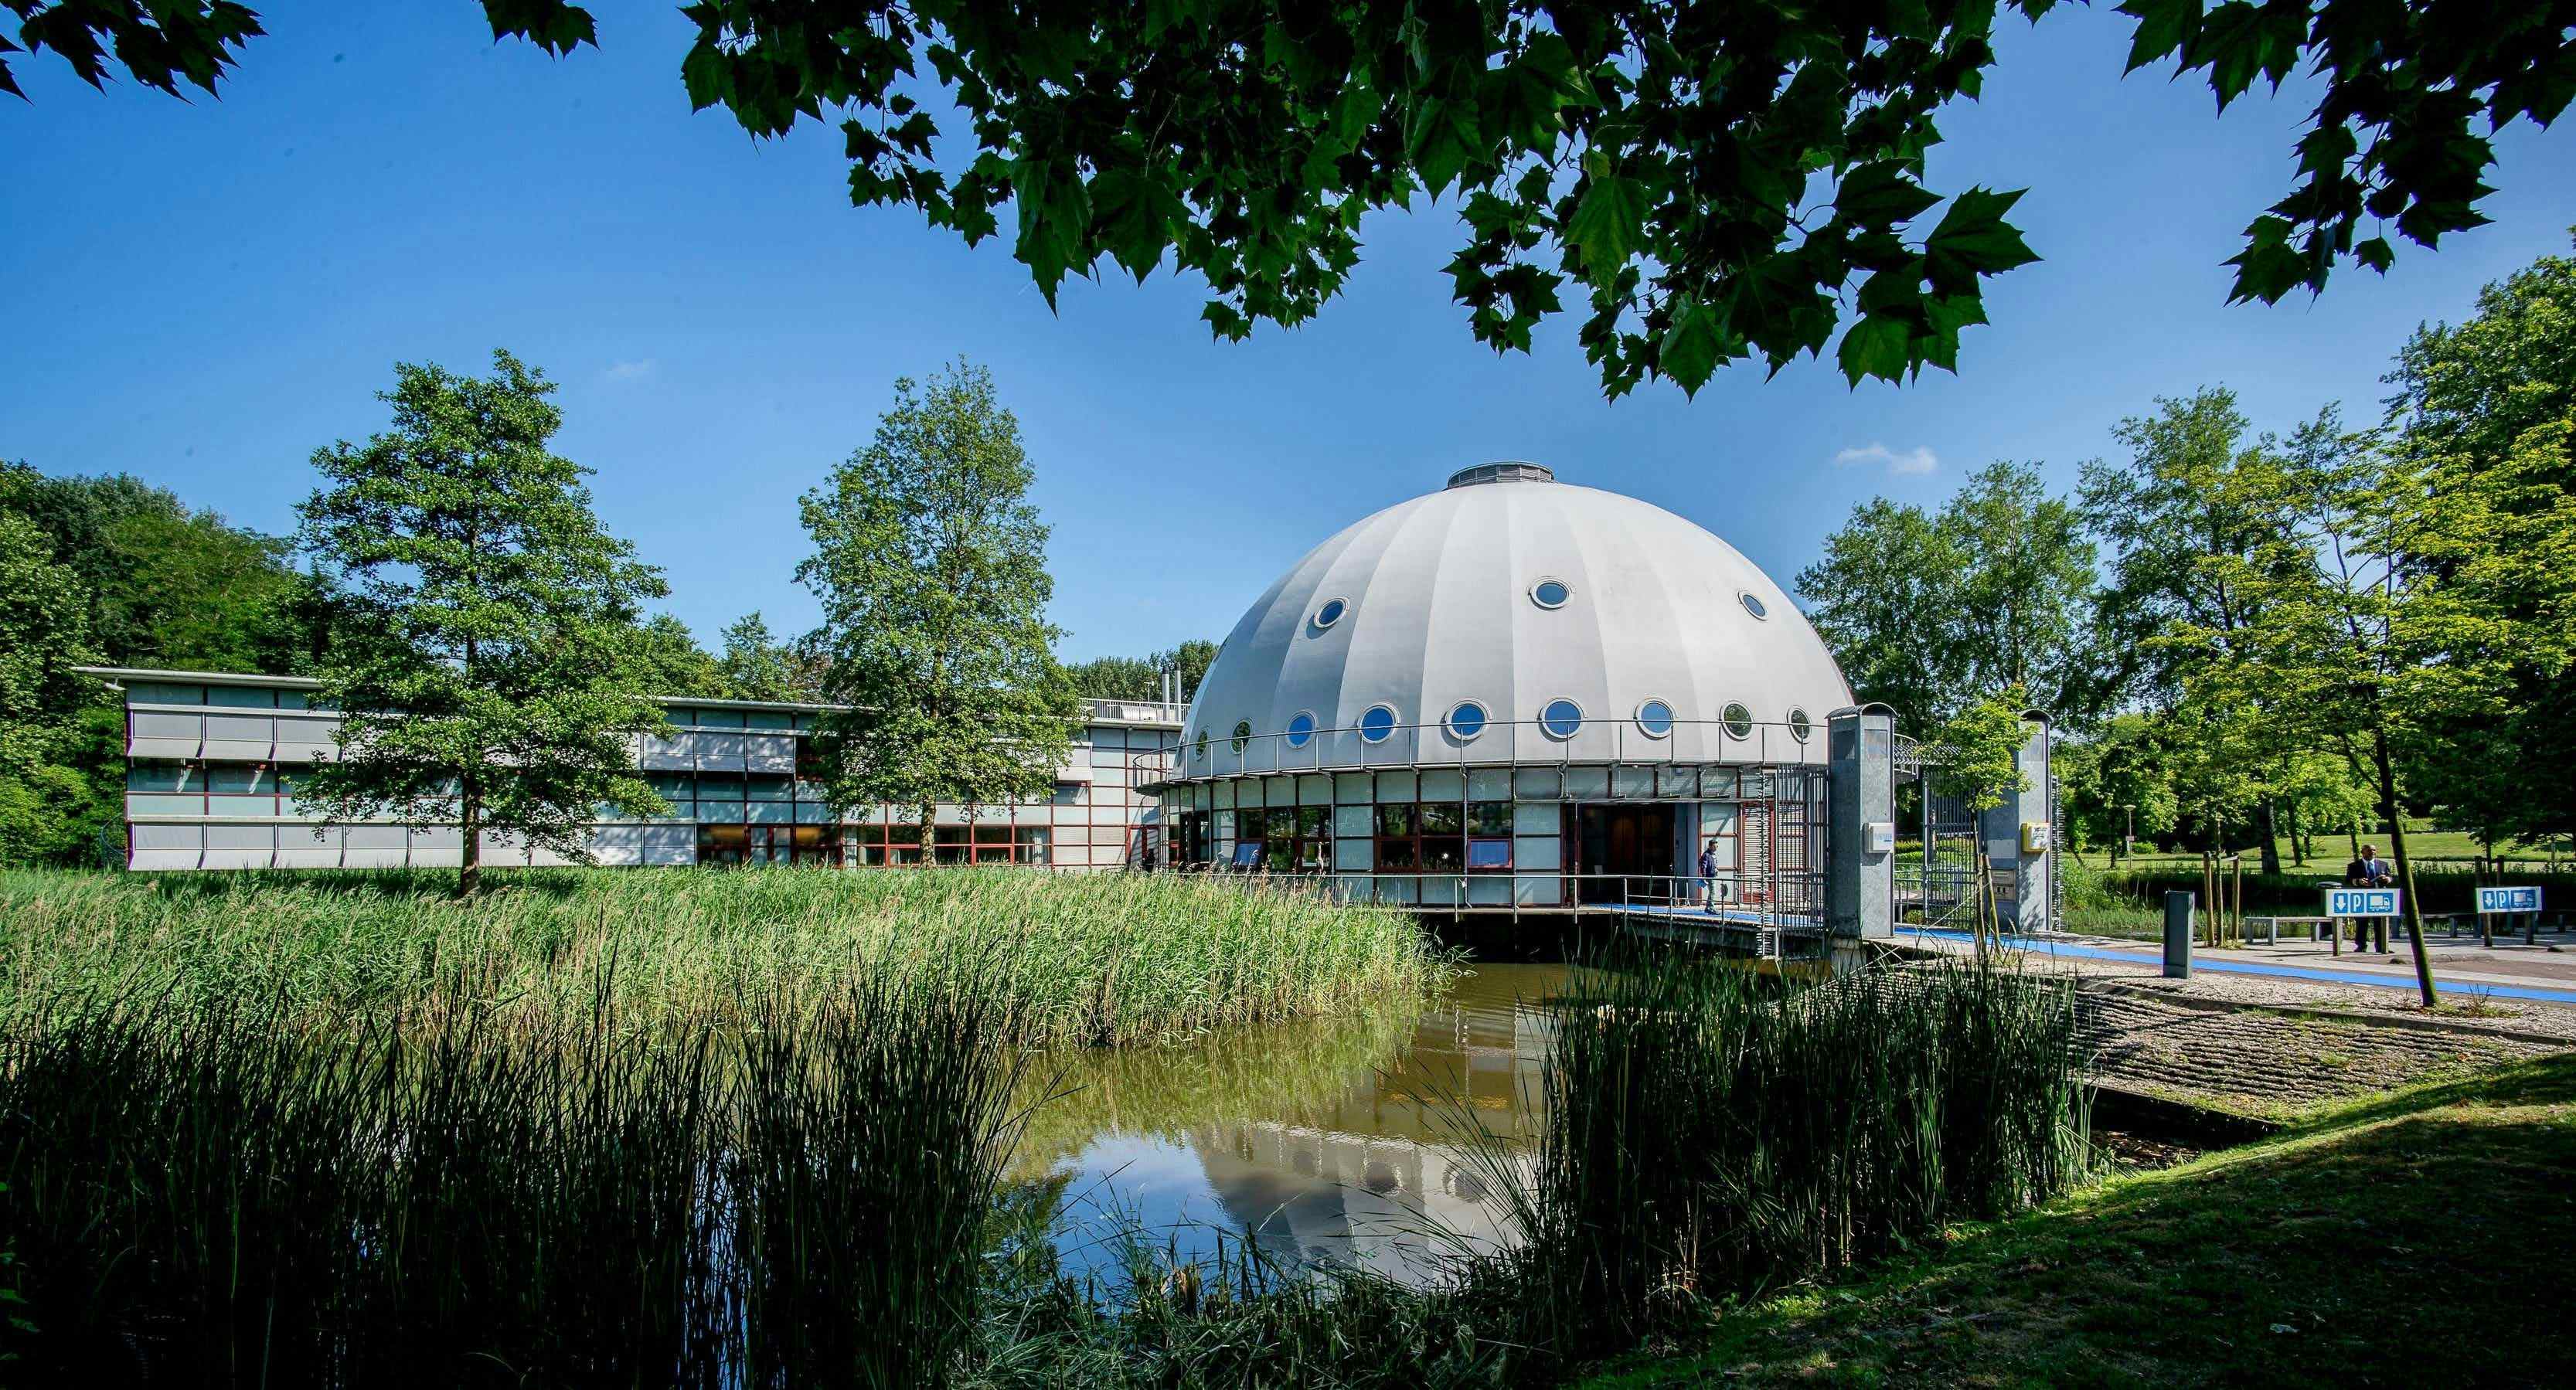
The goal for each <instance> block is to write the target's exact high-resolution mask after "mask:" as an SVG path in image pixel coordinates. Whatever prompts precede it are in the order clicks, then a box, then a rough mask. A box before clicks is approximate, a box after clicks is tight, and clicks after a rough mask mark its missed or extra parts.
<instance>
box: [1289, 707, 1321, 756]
mask: <svg viewBox="0 0 2576 1390" xmlns="http://www.w3.org/2000/svg"><path fill="white" fill-rule="evenodd" d="M1314 741H1315V716H1313V715H1311V714H1308V713H1307V712H1305V711H1304V710H1299V711H1297V713H1296V714H1295V715H1293V716H1291V717H1290V719H1289V720H1288V746H1289V747H1291V748H1303V747H1305V746H1306V745H1307V744H1310V743H1312V742H1314Z"/></svg>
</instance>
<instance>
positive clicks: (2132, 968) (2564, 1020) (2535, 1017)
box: [2023, 954, 2576, 1046]
mask: <svg viewBox="0 0 2576 1390" xmlns="http://www.w3.org/2000/svg"><path fill="white" fill-rule="evenodd" d="M2347 959H2348V958H2347ZM2368 959H2370V960H2373V961H2377V962H2383V963H2384V962H2385V961H2387V960H2388V959H2389V957H2386V956H2373V957H2369V958H2368ZM2023 960H2024V962H2025V963H2026V964H2027V965H2028V967H2029V968H2031V969H2034V970H2057V971H2064V972H2067V973H2070V974H2074V975H2077V976H2079V977H2082V978H2086V979H2106V980H2117V981H2119V982H2120V983H2121V984H2122V985H2124V986H2127V987H2129V988H2133V989H2146V990H2153V991H2156V992H2157V993H2160V994H2173V995H2180V996H2182V997H2185V998H2190V999H2208V1000H2215V1001H2218V1002H2220V1003H2227V1004H2262V1005H2269V1006H2271V1007H2274V1008H2289V1009H2332V1010H2335V1011H2337V1012H2343V1013H2356V1014H2368V1015H2373V1016H2377V1017H2382V1018H2403V1019H2414V1020H2424V1021H2437V1022H2441V1023H2445V1024H2458V1025H2463V1026H2465V1027H2473V1028H2476V1027H2483V1028H2503V1029H2510V1030H2512V1031H2513V1032H2516V1033H2533V1034H2540V1035H2543V1036H2546V1037H2551V1038H2557V1039H2562V1040H2564V1041H2565V1042H2566V1043H2567V1044H2568V1045H2570V1046H2576V1007H2571V1006H2569V1005H2565V1004H2547V1003H2539V1002H2535V1001H2532V1000H2527V999H2496V998H2490V997H2481V995H2480V994H2479V991H2478V987H2477V986H2476V985H2473V984H2452V985H2449V986H2446V987H2445V988H2444V989H2443V990H2442V1002H2443V1004H2444V1005H2445V1006H2446V1008H2447V1009H2448V1010H2449V1011H2448V1012H2446V1013H2436V1014H2428V1013H2426V1012H2425V1011H2424V1007H2423V1006H2422V1005H2421V1004H2418V1003H2416V1002H2415V996H2414V995H2413V994H2412V993H2410V992H2408V991H2406V990H2396V989H2386V988H2382V987H2380V986H2376V985H2346V984H2335V983H2332V982H2330V981H2325V980H2299V979H2289V978H2284V977H2281V976H2277V975H2230V974H2224V973H2221V972H2219V971H2215V970H2205V971H2201V972H2199V973H2196V974H2194V975H2193V976H2192V977H2191V978H2190V979H2188V980H2168V979H2166V978H2164V975H2163V973H2162V972H2161V971H2160V970H2159V969H2158V968H2157V967H2156V966H2153V965H2147V964H2138V965H2131V964H2129V963H2127V962H2125V961H2107V960H2081V959H2074V958H2068V959H2064V960H2052V959H2050V958H2048V957H2045V956H2040V955H2036V954H2033V955H2026V956H2024V957H2023ZM2446 963H2447V962H2446Z"/></svg>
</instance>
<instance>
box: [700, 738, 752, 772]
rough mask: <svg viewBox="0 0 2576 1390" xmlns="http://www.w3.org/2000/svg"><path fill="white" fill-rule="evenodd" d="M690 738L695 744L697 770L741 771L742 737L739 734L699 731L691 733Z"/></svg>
mask: <svg viewBox="0 0 2576 1390" xmlns="http://www.w3.org/2000/svg"><path fill="white" fill-rule="evenodd" d="M691 739H692V741H693V742H695V743H696V745H697V750H698V770H699V771H701V772H740V771H742V764H743V750H744V739H743V736H742V735H741V734H709V733H699V734H694V735H691Z"/></svg>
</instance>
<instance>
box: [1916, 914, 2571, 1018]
mask: <svg viewBox="0 0 2576 1390" xmlns="http://www.w3.org/2000/svg"><path fill="white" fill-rule="evenodd" d="M1902 934H1904V935H1910V936H1929V937H1934V938H1937V939H1940V940H1944V941H1957V942H1966V941H1969V940H1971V939H1972V938H1971V937H1970V936H1969V935H1968V933H1966V932H1963V931H1952V930H1949V929H1948V928H1945V927H1906V928H1903V929H1902ZM2004 943H2005V944H2006V945H2007V946H2009V947H2011V948H2012V949H2014V950H2019V951H2038V952H2042V953H2044V954H2047V955H2051V956H2074V957H2079V958H2082V959H2086V960H2116V961H2125V962H2127V963H2129V964H2132V965H2137V964H2147V965H2157V964H2161V963H2162V962H2163V960H2164V956H2163V954H2162V953H2161V952H2160V951H2119V950H2113V949H2111V948H2109V947H2105V946H2086V945H2083V944H2081V943H2078V942H2073V941H2043V940H2040V939H2037V938H2035V937H2027V936H2008V937H2006V938H2004ZM2191 968H2192V969H2193V970H2196V971H2197V970H2213V971H2218V972H2221V973H2224V974H2231V975H2277V976H2282V977H2285V978H2288V979H2293V980H2321V981H2324V982H2326V983H2328V984H2338V985H2374V986H2377V987H2378V988H2380V989H2404V990H2411V989H2413V988H2415V980H2414V977H2413V976H2411V975H2410V976H2397V975H2374V974H2367V973H2364V972H2362V971H2358V970H2334V969H2328V968H2324V967H2319V966H2310V965H2273V964H2270V963H2268V962H2264V961H2253V960H2229V959H2227V958H2225V957H2223V956H2220V955H2217V954H2214V953H2204V952H2200V951H2194V952H2192V956H2191ZM2433 978H2434V980H2435V982H2436V983H2440V984H2448V985H2449V986H2450V987H2451V988H2453V989H2462V990H2470V991H2473V992H2475V993H2478V994H2484V995H2489V996H2492V997H2494V998H2497V999H2531V1000H2537V1001H2539V1002H2541V1003H2546V1004H2576V989H2547V988H2543V987H2541V986H2538V985H2499V984H2490V983H2488V982H2486V981H2483V980H2461V979H2449V980H2445V979H2444V978H2443V977H2442V975H2441V972H2440V971H2439V970H2438V969H2436V970H2435V972H2434V977H2433Z"/></svg>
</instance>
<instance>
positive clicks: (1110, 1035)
mask: <svg viewBox="0 0 2576 1390" xmlns="http://www.w3.org/2000/svg"><path fill="white" fill-rule="evenodd" d="M490 878H491V881H492V882H494V883H495V884H496V885H497V886H496V888H495V889H494V890H493V891H490V892H487V893H485V894H484V895H482V896H480V897H478V898H476V899H474V900H472V901H470V902H459V901H457V900H455V899H453V898H451V897H449V896H447V889H448V888H449V886H450V885H451V883H452V876H451V875H444V874H439V875H415V874H405V873H369V872H336V873H306V874H295V873H241V874H188V875H171V876H156V875H146V874H104V873H59V872H17V873H0V1014H8V1013H16V1014H23V1013H26V1012H28V1011H31V1010H43V1009H49V1008H58V1007H61V1006H62V1005H63V1004H64V1003H66V1002H74V1003H80V1002H86V1001H96V1000H101V999H118V1000H125V1001H132V1002H135V1003H137V1004H138V1005H141V1004H158V1003H165V1002H166V1003H174V1004H178V1005H182V1006H192V1005H195V1004H198V1003H204V1002H209V1001H215V1000H225V999H233V1000H238V999H243V998H250V997H258V998H261V999H273V1000H275V1001H277V1002H278V1004H279V1006H280V1008H281V1010H282V1013H283V1015H285V1016H290V1017H297V1018H301V1019H304V1020H307V1021H310V1022H313V1023H317V1024H321V1025H325V1026H331V1027H341V1028H347V1027H354V1026H358V1025H362V1024H365V1023H368V1022H371V1021H381V1020H385V1019H391V1018H397V1017H399V1018H401V1019H404V1020H406V1021H407V1022H410V1023H413V1024H428V1023H435V1022H441V1021H444V1020H449V1019H461V1018H466V1017H471V1018H472V1019H474V1020H475V1021H476V1025H477V1026H478V1027H480V1028H483V1029H485V1030H487V1032H492V1033H508V1032H511V1031H514V1030H516V1031H525V1032H534V1033H546V1032H552V1031H556V1030H559V1029H561V1028H562V1027H564V1026H566V1025H567V1024H568V1023H569V1024H572V1025H579V1024H580V1023H581V1022H582V1021H583V1020H585V1019H588V1018H589V1017H590V1016H591V1015H592V1014H593V1013H594V1011H595V1010H596V1009H597V1008H598V1006H599V1005H600V1003H601V1001H602V1000H603V999H604V1000H605V1001H606V1002H607V1003H609V1004H610V1005H612V1006H613V1009H612V1015H613V1016H614V1017H615V1018H616V1019H617V1020H619V1024H620V1026H623V1027H629V1028H636V1029H643V1030H648V1031H649V1030H652V1029H655V1028H657V1027H659V1026H660V1025H661V1024H662V1023H663V1022H664V1021H667V1020H686V1021H687V1022H688V1024H689V1025H690V1026H691V1027H704V1026H714V1025H722V1024H725V1023H727V1022H739V1021H741V1019H742V1014H743V1010H744V1009H745V1008H746V1007H750V1006H751V1005H752V1004H757V1005H758V1006H759V1007H763V1008H770V1007H776V1006H777V1005H776V1001H777V1000H779V999H782V998H784V999H792V1000H795V1001H798V1003H799V1006H800V1007H823V1008H828V1007H831V1006H833V1004H834V1001H837V1000H840V999H842V998H844V997H846V994H847V990H848V988H849V987H850V986H851V985H853V984H854V983H857V982H862V981H866V980H869V979H872V978H876V977H880V976H883V975H886V974H889V973H895V974H902V975H905V976H907V977H918V978H921V979H924V980H928V981H931V982H933V983H938V982H942V981H945V982H946V983H947V985H948V986H949V987H951V988H967V987H972V988H974V989H978V990H992V991H995V992H997V997H996V998H995V999H993V1000H992V1001H990V1002H992V1003H994V1004H996V1005H998V1006H999V1007H997V1009H996V1010H995V1015H994V1016H995V1017H996V1018H998V1019H1002V1020H1007V1026H1008V1027H1009V1028H1010V1029H1011V1030H1012V1033H1013V1036H1012V1037H1011V1038H1010V1039H1009V1041H1013V1042H1018V1043H1022V1044H1028V1045H1051V1044H1066V1043H1072V1044H1096V1043H1097V1044H1130V1043H1140V1042H1160V1041H1165V1040H1170V1039H1176V1038H1184V1037H1188V1036H1192V1035H1195V1034H1197V1033H1200V1032H1202V1031H1204V1030H1206V1029H1209V1028H1214V1027H1218V1026H1221V1025H1226V1024H1237V1023H1258V1022H1266V1021H1270V1020H1276V1019H1285V1018H1294V1017H1302V1016H1308V1015H1315V1014H1332V1013H1341V1012H1346V1011H1350V1010H1354V1009H1360V1008H1365V1007H1369V1006H1371V1005H1374V1004H1378V1003H1381V1002H1383V1001H1384V1000H1386V999H1389V998H1393V997H1401V998H1418V997H1419V996H1420V995H1421V994H1422V993H1423V992H1424V991H1425V990H1427V989H1429V988H1431V987H1433V986H1435V985H1437V984H1438V983H1439V982H1440V981H1441V979H1442V978H1444V975H1445V967H1444V965H1443V964H1442V962H1441V961H1440V959H1439V958H1438V957H1437V955H1436V954H1435V952H1434V951H1433V949H1432V948H1430V947H1429V946H1427V945H1426V944H1425V943H1424V941H1423V938H1422V935H1421V933H1420V932H1419V930H1418V929H1417V928H1416V927H1415V926H1414V925H1413V924H1412V923H1411V922H1410V921H1408V920H1407V919H1405V918H1403V917H1401V916H1399V915H1396V914H1390V913H1377V912H1366V911H1360V910H1355V909H1350V908H1340V907H1335V906H1332V905H1330V904H1328V903H1324V902H1321V901H1319V900H1317V899H1315V898H1313V897H1311V896H1308V895H1305V894H1301V893H1298V892H1295V891H1293V890H1290V889H1285V888H1266V887H1261V886H1256V885H1246V884H1244V883H1242V882H1240V881H1238V880H1222V881H1220V880H1213V879H1205V878H1190V877H1182V876H1175V875H1136V874H1096V875H1077V874H1048V873H1040V872H1034V871H1030V870H1025V869H963V868H959V869H942V870H940V871H937V872H925V871H897V870H884V871H873V872H871V871H850V872H825V871H819V870H794V869H756V870H739V871H732V872H725V873H714V872H705V873H697V872H686V871H678V870H673V871H653V870H640V871H639V870H617V869H600V870H583V869H536V870H523V871H518V872H511V873H503V874H495V875H492V876H490Z"/></svg>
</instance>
